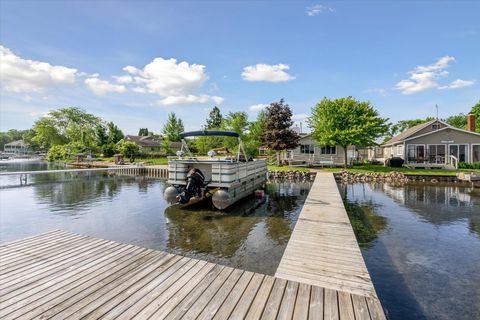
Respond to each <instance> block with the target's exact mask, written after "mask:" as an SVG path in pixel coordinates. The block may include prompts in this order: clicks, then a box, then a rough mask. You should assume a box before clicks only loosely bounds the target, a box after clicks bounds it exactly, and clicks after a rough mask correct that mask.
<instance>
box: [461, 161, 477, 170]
mask: <svg viewBox="0 0 480 320" xmlns="http://www.w3.org/2000/svg"><path fill="white" fill-rule="evenodd" d="M458 169H480V162H472V163H468V162H460V163H459V164H458Z"/></svg>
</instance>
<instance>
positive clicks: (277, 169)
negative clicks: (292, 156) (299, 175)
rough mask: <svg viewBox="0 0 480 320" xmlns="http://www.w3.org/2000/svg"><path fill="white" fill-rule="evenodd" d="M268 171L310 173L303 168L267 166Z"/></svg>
mask: <svg viewBox="0 0 480 320" xmlns="http://www.w3.org/2000/svg"><path fill="white" fill-rule="evenodd" d="M268 171H282V172H283V171H300V172H308V171H310V170H309V169H308V168H303V167H289V166H273V165H269V166H268Z"/></svg>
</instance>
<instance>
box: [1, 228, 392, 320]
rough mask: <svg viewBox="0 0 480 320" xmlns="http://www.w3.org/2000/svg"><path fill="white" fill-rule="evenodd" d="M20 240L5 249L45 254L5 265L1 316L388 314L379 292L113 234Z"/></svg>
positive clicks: (365, 317)
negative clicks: (271, 272) (212, 259)
mask: <svg viewBox="0 0 480 320" xmlns="http://www.w3.org/2000/svg"><path fill="white" fill-rule="evenodd" d="M63 237H65V239H68V241H63V240H62V238H63ZM46 239H50V240H51V241H45V240H46ZM15 244H16V242H13V243H12V244H7V245H4V246H3V247H2V249H3V251H2V252H3V253H5V254H7V255H9V256H10V257H15V256H16V257H20V256H21V255H22V251H23V250H30V249H29V248H28V246H32V248H31V250H30V253H31V252H37V253H38V254H36V255H35V254H34V255H32V256H31V257H30V258H29V260H28V264H26V265H20V266H19V268H18V269H15V268H13V269H11V270H10V269H8V270H9V274H10V275H11V277H6V274H2V273H1V272H0V279H5V280H6V281H4V282H0V288H3V290H0V317H1V318H2V319H18V318H21V319H79V318H85V319H86V318H88V319H98V318H102V319H114V318H115V319H133V318H138V319H145V318H151V319H192V318H198V319H213V318H215V319H227V318H228V319H312V320H313V319H342V320H343V319H356V320H372V319H379V320H383V319H385V316H384V313H383V310H382V307H381V304H380V303H379V301H378V299H376V298H375V297H365V296H362V295H355V294H353V293H350V292H348V291H341V290H336V289H333V288H325V287H320V286H315V285H314V284H313V283H304V282H302V281H295V280H286V279H283V278H278V277H271V276H267V275H262V274H258V273H253V272H249V271H243V270H240V269H234V268H230V267H225V266H220V265H216V264H213V263H209V262H206V261H203V260H197V259H191V258H186V257H182V256H178V255H174V254H170V253H166V252H161V251H155V250H151V249H145V248H140V247H136V246H132V245H127V244H121V243H117V242H112V241H108V240H102V239H97V238H93V237H86V236H81V235H76V234H72V233H68V232H61V231H55V232H54V233H46V234H43V235H39V236H37V237H31V238H29V239H27V240H25V241H23V242H22V241H19V242H18V243H17V244H16V245H15ZM59 244H63V247H62V246H59ZM73 244H75V247H71V246H72V245H73ZM68 248H70V249H71V250H68ZM32 250H33V251H32ZM54 252H56V253H57V256H55V255H51V254H52V253H54ZM15 253H17V255H15ZM12 261H13V260H12ZM25 261H26V260H25ZM294 262H295V261H293V262H292V263H291V264H290V268H291V269H292V268H297V267H302V266H304V263H305V261H304V262H301V263H294ZM328 267H329V268H326V267H325V268H324V269H325V270H331V271H333V270H332V269H331V266H328ZM308 268H310V267H308ZM308 268H307V269H308ZM289 270H290V269H289ZM313 271H315V270H310V272H313ZM347 271H348V270H347V269H346V268H345V269H342V270H341V272H343V273H346V272H347ZM353 271H355V269H354V270H353ZM22 280H25V281H24V282H23V281H22ZM324 280H325V281H326V279H324ZM4 293H5V294H4Z"/></svg>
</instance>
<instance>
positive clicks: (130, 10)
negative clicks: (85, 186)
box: [0, 0, 480, 134]
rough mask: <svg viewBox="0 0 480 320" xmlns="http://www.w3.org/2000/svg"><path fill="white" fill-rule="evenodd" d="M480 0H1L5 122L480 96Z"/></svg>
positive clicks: (431, 102) (190, 117) (192, 118)
mask: <svg viewBox="0 0 480 320" xmlns="http://www.w3.org/2000/svg"><path fill="white" fill-rule="evenodd" d="M479 13H480V2H478V1H465V2H462V1H452V2H447V1H429V2H416V1H398V2H395V1H338V2H310V1H271V2H270V1H191V2H189V1H169V2H161V1H145V2H142V1H116V2H108V1H98V2H96V1H32V2H30V1H6V0H2V1H0V18H1V19H0V45H1V46H2V47H1V54H2V56H1V58H0V72H1V77H0V81H1V85H2V89H1V90H2V91H1V100H0V110H1V117H0V130H6V129H10V128H20V129H24V128H28V127H30V126H31V125H32V124H33V122H34V121H35V120H36V119H37V118H38V117H40V116H42V115H43V114H45V113H46V112H48V110H52V109H56V108H59V107H65V106H77V107H82V108H84V109H86V110H87V111H89V112H92V113H94V114H96V115H99V116H101V117H102V118H104V119H105V120H108V121H114V122H115V123H117V124H118V125H119V126H120V127H121V128H122V129H123V130H124V132H126V133H131V134H136V133H137V131H138V128H140V127H148V128H149V129H150V130H153V131H155V132H160V131H161V128H162V126H163V124H164V122H165V119H166V117H167V114H168V113H169V112H172V111H173V112H176V113H177V114H178V115H179V116H180V117H181V118H182V119H183V120H184V122H185V125H186V128H187V129H198V128H199V127H200V126H201V125H202V124H204V122H205V118H206V117H207V115H208V112H209V110H210V109H211V108H212V107H213V106H214V105H216V104H218V105H219V107H220V109H221V110H222V112H223V113H228V112H230V111H247V112H248V113H249V115H250V116H251V118H252V119H254V117H255V116H256V112H257V111H258V110H259V109H260V108H261V107H262V105H264V104H268V103H270V102H272V101H275V100H278V99H280V98H285V100H286V102H287V103H289V104H290V106H291V107H292V109H293V113H294V115H295V116H294V117H295V119H296V120H297V121H303V122H304V121H305V120H304V118H305V116H306V115H308V114H309V113H310V110H311V108H312V106H314V105H315V103H316V102H318V101H319V100H320V99H321V98H323V97H329V98H337V97H344V96H349V95H352V96H354V97H355V98H357V99H359V100H369V101H371V103H372V104H373V105H374V106H375V107H376V108H377V109H378V110H379V112H380V114H381V115H382V116H384V117H388V118H390V119H391V120H392V121H397V120H401V119H408V118H416V117H425V116H432V115H434V114H435V104H438V105H439V112H440V116H441V117H446V116H448V115H451V114H454V113H459V112H464V113H465V112H468V110H469V109H470V108H471V106H472V105H474V104H475V103H476V101H478V100H479V99H480V83H479V81H480V58H479V52H480V20H479V19H478V14H479Z"/></svg>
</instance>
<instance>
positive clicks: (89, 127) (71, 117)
mask: <svg viewBox="0 0 480 320" xmlns="http://www.w3.org/2000/svg"><path fill="white" fill-rule="evenodd" d="M101 121H102V120H101V119H100V118H98V117H96V116H94V115H92V114H90V113H87V112H86V111H85V110H82V109H80V108H61V109H58V110H54V111H50V112H49V113H48V115H47V116H44V117H41V118H40V119H39V120H37V121H36V122H35V124H34V126H33V128H32V129H33V131H34V132H35V136H34V137H33V138H32V140H33V141H35V142H36V143H38V144H39V145H40V146H41V147H43V148H48V147H50V146H52V145H55V144H59V145H62V144H68V143H72V142H76V143H81V144H82V145H83V146H84V147H85V148H94V147H96V145H97V143H96V142H97V141H96V136H95V128H96V127H97V125H99V124H100V123H101Z"/></svg>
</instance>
